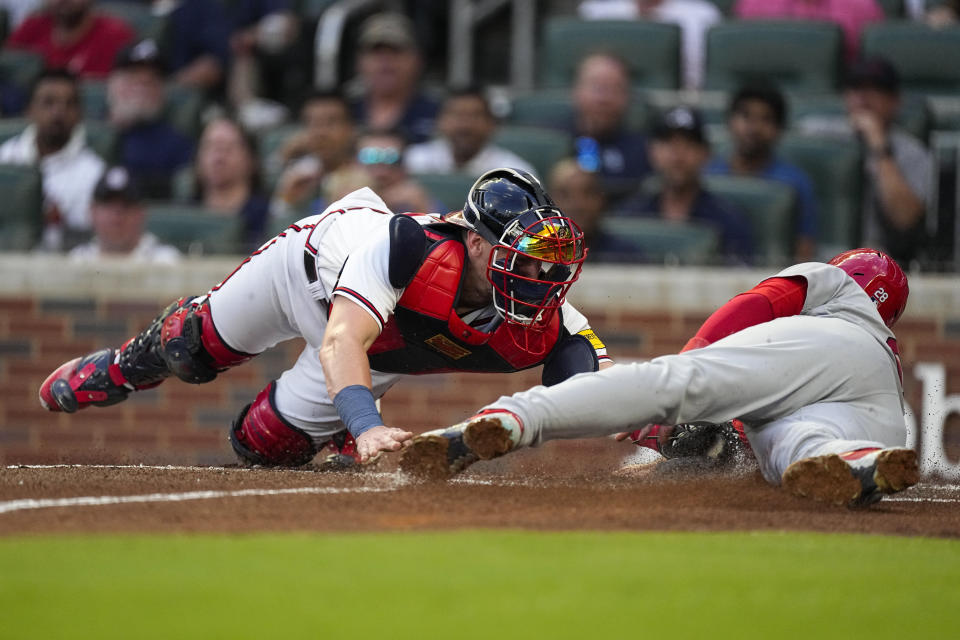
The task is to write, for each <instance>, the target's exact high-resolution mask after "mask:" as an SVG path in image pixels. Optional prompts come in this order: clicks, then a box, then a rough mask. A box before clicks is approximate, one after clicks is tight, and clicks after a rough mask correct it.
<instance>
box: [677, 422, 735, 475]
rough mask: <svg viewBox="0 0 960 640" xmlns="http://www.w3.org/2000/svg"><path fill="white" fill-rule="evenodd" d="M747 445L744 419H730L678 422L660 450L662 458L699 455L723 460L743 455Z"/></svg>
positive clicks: (731, 459)
mask: <svg viewBox="0 0 960 640" xmlns="http://www.w3.org/2000/svg"><path fill="white" fill-rule="evenodd" d="M747 447H749V445H748V444H747V442H746V439H745V437H744V436H743V423H742V422H740V421H739V420H731V421H730V422H724V423H722V424H709V423H695V424H678V425H677V426H676V427H674V429H673V433H672V434H670V437H669V438H666V439H665V440H662V441H661V442H660V453H661V454H663V457H665V458H692V457H701V458H707V459H710V460H714V461H716V462H717V463H720V464H725V463H727V462H730V461H733V460H736V459H737V458H738V457H740V456H741V455H743V453H744V452H745V451H746V450H747Z"/></svg>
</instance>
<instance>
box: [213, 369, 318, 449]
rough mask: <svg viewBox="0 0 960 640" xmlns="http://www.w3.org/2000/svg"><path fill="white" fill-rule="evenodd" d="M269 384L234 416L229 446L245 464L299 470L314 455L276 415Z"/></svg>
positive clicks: (300, 435)
mask: <svg viewBox="0 0 960 640" xmlns="http://www.w3.org/2000/svg"><path fill="white" fill-rule="evenodd" d="M275 389H276V383H274V382H271V383H270V384H269V385H267V387H266V388H265V389H264V390H263V391H261V392H260V393H259V394H257V398H256V400H254V401H253V402H252V403H251V404H248V405H247V406H246V407H244V408H243V410H242V411H241V412H240V415H239V416H237V419H236V420H235V421H234V423H233V426H232V427H231V428H230V444H231V445H233V450H234V452H236V454H237V457H239V458H240V460H241V461H242V462H246V463H247V464H257V465H261V466H265V467H278V466H284V467H299V466H301V465H304V464H307V463H308V462H310V461H311V460H312V459H313V457H314V456H315V455H316V454H317V448H316V446H314V444H313V440H312V439H311V438H310V436H308V435H307V434H306V433H304V432H303V431H301V430H300V429H298V428H297V427H295V426H293V425H292V424H290V423H289V422H287V421H286V420H284V418H283V416H281V415H280V412H279V411H277V407H276V404H275V401H274V392H275Z"/></svg>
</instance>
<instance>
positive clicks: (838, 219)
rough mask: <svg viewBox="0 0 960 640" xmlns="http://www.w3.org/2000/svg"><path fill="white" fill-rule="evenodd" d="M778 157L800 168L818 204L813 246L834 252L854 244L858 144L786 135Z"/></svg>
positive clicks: (858, 191)
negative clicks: (815, 236) (816, 232)
mask: <svg viewBox="0 0 960 640" xmlns="http://www.w3.org/2000/svg"><path fill="white" fill-rule="evenodd" d="M778 152H779V154H780V156H781V157H782V158H783V159H784V160H786V161H788V162H791V163H793V164H795V165H797V166H798V167H800V168H801V169H803V170H804V171H805V172H806V173H807V175H808V176H809V177H810V180H811V182H813V190H814V192H815V193H816V195H817V201H818V203H819V205H820V217H819V219H818V220H817V224H818V234H817V249H818V252H820V253H822V254H823V255H835V254H837V253H839V252H840V251H844V250H846V249H852V248H854V247H856V246H858V241H859V239H860V215H861V197H862V192H863V158H862V156H861V152H860V147H859V145H854V144H850V143H849V142H848V141H844V140H837V139H833V138H815V137H811V136H799V135H787V136H785V137H784V138H783V139H782V140H781V141H780V146H779V149H778Z"/></svg>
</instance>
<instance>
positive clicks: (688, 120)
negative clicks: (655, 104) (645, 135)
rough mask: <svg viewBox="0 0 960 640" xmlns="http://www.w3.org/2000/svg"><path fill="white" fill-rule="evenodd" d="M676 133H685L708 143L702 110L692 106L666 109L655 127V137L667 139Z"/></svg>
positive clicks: (696, 140)
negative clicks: (701, 114) (699, 110)
mask: <svg viewBox="0 0 960 640" xmlns="http://www.w3.org/2000/svg"><path fill="white" fill-rule="evenodd" d="M674 134H680V135H685V136H687V137H688V138H689V139H691V140H693V141H694V142H699V143H700V144H707V137H706V135H705V134H704V130H703V118H702V117H701V116H700V112H698V111H697V110H696V109H693V108H691V107H686V106H680V107H674V108H672V109H670V110H668V111H666V112H665V113H664V114H663V115H662V116H660V120H659V121H658V122H657V124H656V125H655V126H654V127H653V137H654V139H656V140H666V139H668V138H670V137H671V136H673V135H674Z"/></svg>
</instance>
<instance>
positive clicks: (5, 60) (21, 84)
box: [0, 49, 44, 100]
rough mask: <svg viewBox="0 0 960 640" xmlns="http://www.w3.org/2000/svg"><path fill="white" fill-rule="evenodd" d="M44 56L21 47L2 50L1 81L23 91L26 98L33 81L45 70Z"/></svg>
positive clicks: (0, 54) (0, 55) (0, 51)
mask: <svg viewBox="0 0 960 640" xmlns="http://www.w3.org/2000/svg"><path fill="white" fill-rule="evenodd" d="M43 66H44V62H43V56H41V55H40V54H37V53H33V52H32V51H22V50H20V49H3V50H0V81H2V82H4V83H8V84H10V85H13V86H14V87H16V88H17V89H19V90H20V91H22V92H23V96H24V99H25V100H26V99H27V97H28V94H29V93H30V87H31V85H32V84H33V81H34V80H35V79H36V78H37V76H39V75H40V72H42V71H43Z"/></svg>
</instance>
